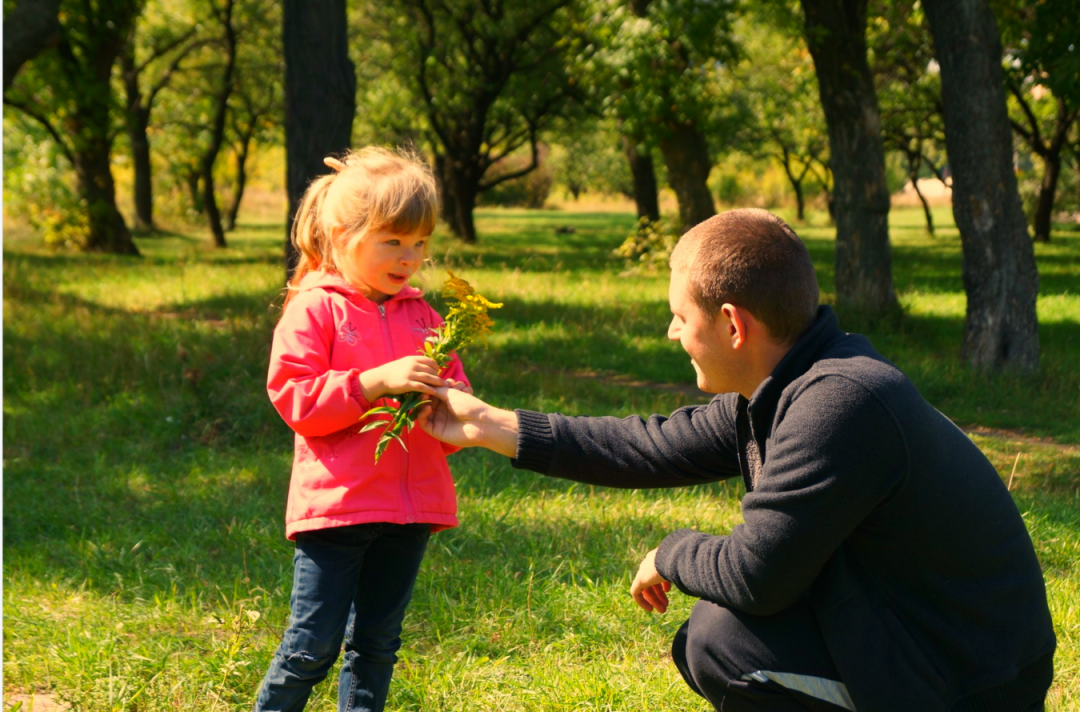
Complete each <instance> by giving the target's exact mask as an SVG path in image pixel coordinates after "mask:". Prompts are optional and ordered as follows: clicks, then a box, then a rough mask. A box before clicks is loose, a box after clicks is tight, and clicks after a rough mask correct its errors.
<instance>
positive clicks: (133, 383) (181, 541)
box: [3, 209, 1080, 712]
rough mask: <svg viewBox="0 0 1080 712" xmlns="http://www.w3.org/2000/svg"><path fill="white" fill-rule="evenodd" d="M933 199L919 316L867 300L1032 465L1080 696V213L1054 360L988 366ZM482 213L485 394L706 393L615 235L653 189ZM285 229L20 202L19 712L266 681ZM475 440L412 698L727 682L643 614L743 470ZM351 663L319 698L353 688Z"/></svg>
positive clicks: (817, 231) (658, 397)
mask: <svg viewBox="0 0 1080 712" xmlns="http://www.w3.org/2000/svg"><path fill="white" fill-rule="evenodd" d="M935 217H936V222H937V224H938V225H939V226H942V227H941V229H940V231H939V235H938V237H937V238H929V237H928V236H926V235H925V234H924V233H923V231H922V222H921V214H920V212H919V211H917V210H901V211H894V212H893V214H892V218H891V219H892V222H893V227H892V238H893V244H894V252H893V257H894V275H895V282H896V286H897V289H898V291H899V294H900V298H901V301H902V303H903V305H904V308H905V316H904V318H903V319H902V320H900V321H898V322H897V323H893V324H882V325H862V326H863V327H865V331H866V333H868V335H869V336H870V337H871V339H872V340H873V341H874V343H875V345H876V346H877V347H878V349H879V350H880V351H881V352H882V353H883V354H885V355H886V356H887V357H888V358H890V359H891V360H893V361H894V362H895V363H897V364H898V365H899V366H900V367H901V368H902V369H903V370H904V371H905V372H906V373H908V374H909V375H910V376H911V377H912V379H913V380H914V381H915V382H916V384H917V385H918V386H919V387H920V389H921V390H922V391H923V393H924V394H925V395H926V396H927V397H928V399H929V400H930V401H931V402H932V403H934V404H935V405H936V406H937V407H938V408H939V409H940V410H942V411H943V412H944V413H945V414H946V415H948V416H950V417H951V418H953V419H954V420H955V421H957V422H958V423H959V424H961V425H962V426H963V427H964V428H965V429H967V430H968V431H969V432H971V433H972V438H973V439H974V440H975V442H976V443H977V444H978V445H979V447H981V448H982V449H983V450H984V451H985V452H986V454H987V455H988V456H989V457H990V459H991V460H992V461H993V462H994V464H995V466H997V468H998V469H999V471H1000V472H1001V474H1002V477H1003V478H1005V479H1006V480H1010V481H1011V485H1012V491H1013V492H1014V495H1015V497H1016V501H1017V504H1018V505H1019V507H1020V509H1021V511H1022V512H1023V513H1024V518H1025V520H1026V521H1027V523H1028V526H1029V528H1030V531H1031V535H1032V537H1033V539H1034V541H1035V545H1036V548H1037V551H1038V553H1039V556H1040V558H1041V561H1042V563H1043V566H1044V570H1045V574H1046V580H1047V585H1048V589H1049V593H1050V600H1051V607H1052V611H1053V615H1054V620H1055V623H1056V626H1057V631H1058V640H1059V648H1058V651H1059V652H1058V655H1057V658H1056V666H1057V677H1056V682H1055V685H1054V688H1053V690H1052V692H1051V701H1050V706H1049V709H1051V710H1073V709H1078V708H1080V232H1078V231H1076V230H1075V229H1073V230H1072V231H1068V230H1062V231H1060V232H1058V233H1056V234H1055V235H1054V241H1053V242H1052V243H1050V244H1048V245H1037V246H1036V255H1037V259H1038V264H1039V271H1040V276H1041V295H1040V298H1039V304H1038V308H1039V317H1040V341H1041V345H1042V366H1041V368H1040V370H1039V372H1038V373H1036V374H1034V375H1030V376H1022V377H1021V376H1016V375H1009V374H1006V375H1000V376H994V377H989V376H982V375H977V374H974V373H972V372H970V371H969V370H967V369H966V368H965V367H964V365H963V364H962V362H961V360H960V357H959V347H960V339H961V334H962V329H963V316H964V294H963V289H962V283H961V278H960V242H959V237H958V235H957V233H956V230H955V228H954V227H952V220H951V215H950V214H949V211H948V210H946V209H942V210H939V211H938V213H937V214H936V216H935ZM477 222H478V226H479V232H480V244H479V245H477V246H475V247H466V246H463V245H461V244H459V243H456V242H454V241H452V240H451V239H450V238H448V237H446V236H445V233H443V232H442V231H440V233H439V234H438V235H437V238H436V241H435V250H434V251H435V258H436V260H435V262H436V266H433V267H431V268H430V269H429V270H428V271H427V274H426V275H425V282H426V284H427V285H428V286H431V287H434V286H437V285H438V284H439V283H440V282H441V280H442V272H441V269H442V267H444V266H451V267H453V268H454V269H455V271H456V272H458V273H459V274H460V275H461V276H463V277H465V278H466V279H468V280H469V281H471V282H472V283H473V284H474V285H476V286H477V288H478V289H480V290H481V291H482V292H483V293H484V294H485V295H487V296H489V297H491V298H493V299H495V300H497V301H502V302H505V305H506V306H505V307H504V309H502V310H501V311H500V312H497V313H495V316H496V317H497V320H498V326H497V329H498V331H497V333H496V335H495V336H494V337H493V338H492V339H491V342H490V346H489V348H488V349H486V350H483V349H478V350H473V351H471V352H467V353H466V354H465V361H466V366H467V368H468V371H469V373H470V375H471V377H472V379H473V382H474V385H475V386H476V390H477V393H478V395H480V396H482V397H484V398H485V399H487V400H489V401H490V402H492V403H494V404H496V405H500V406H504V407H526V408H533V409H538V410H558V411H561V412H564V413H567V414H594V415H607V414H615V415H626V414H631V413H641V414H648V413H652V412H667V411H670V410H672V409H674V408H676V407H679V406H682V405H685V404H688V403H693V402H704V401H705V400H706V398H705V397H704V396H701V395H698V394H695V393H693V389H692V385H693V379H694V376H693V372H692V369H691V368H690V365H689V363H688V362H687V358H686V356H685V354H683V353H682V352H681V351H680V349H679V347H678V345H677V344H672V343H670V342H668V341H667V340H666V338H665V331H666V325H667V322H668V317H669V313H668V310H667V304H666V281H667V280H666V275H657V276H620V273H621V272H622V271H623V269H624V265H623V264H622V263H621V262H619V261H618V260H615V259H613V258H612V257H611V250H612V248H613V247H615V246H616V245H617V244H618V243H619V242H620V241H621V240H622V238H623V237H624V236H625V235H626V234H627V233H628V232H629V230H630V229H631V227H632V225H633V222H634V218H633V216H632V215H629V214H617V213H614V214H613V213H588V212H580V211H579V212H572V213H571V212H565V213H562V212H553V211H497V210H491V211H481V212H479V214H478V221H477ZM560 225H573V226H574V227H575V228H576V231H575V232H574V233H573V234H570V235H556V234H555V227H556V226H560ZM796 229H797V230H798V231H799V232H800V234H801V235H802V236H803V237H804V239H805V240H806V241H807V243H808V245H809V246H810V250H811V253H812V255H813V257H814V259H815V262H816V264H817V266H818V269H819V277H820V279H821V284H822V287H823V289H824V290H825V291H826V294H825V295H824V297H825V300H826V301H831V299H832V295H831V294H829V293H828V292H830V291H831V290H832V252H833V242H832V237H831V236H832V231H831V229H830V228H829V227H828V225H827V224H826V223H825V221H824V219H823V218H822V217H821V216H820V215H814V216H811V220H810V222H809V223H808V224H805V225H798V224H797V225H796ZM283 235H284V230H283V228H282V226H281V225H280V224H277V223H270V222H267V223H259V222H256V221H253V222H251V223H249V224H243V225H241V227H240V229H239V230H238V231H237V232H236V233H234V234H231V235H230V236H229V239H230V241H231V246H230V247H229V248H228V249H225V250H218V251H215V250H212V249H210V248H208V247H207V245H208V238H207V237H206V236H205V235H172V236H167V237H159V238H154V239H142V240H140V242H139V247H140V249H141V250H142V251H143V253H144V255H145V257H143V258H141V259H131V258H115V257H104V256H85V255H72V254H53V253H49V252H46V251H45V250H44V249H43V248H41V247H40V245H39V244H38V243H37V242H36V240H35V239H34V238H33V236H31V235H27V234H26V233H23V232H19V231H18V230H15V229H9V230H7V231H6V232H5V244H4V272H3V280H4V320H3V327H4V330H3V336H4V370H3V386H4V421H3V422H4V425H3V436H4V482H3V490H4V499H3V505H4V507H3V516H4V523H3V535H4V552H3V553H4V564H3V567H4V571H3V587H4V588H3V603H4V609H3V610H4V627H3V631H4V647H3V673H4V676H3V685H4V691H5V700H6V701H5V709H8V708H10V707H11V706H13V705H14V704H18V703H16V702H15V700H16V699H19V700H21V701H22V704H23V710H24V712H25V710H27V709H29V706H28V698H27V697H25V696H28V695H33V696H37V697H39V698H40V697H42V696H46V697H49V698H50V699H54V700H59V701H61V702H64V703H66V704H67V705H69V706H70V707H71V708H73V709H77V710H90V711H97V710H139V711H141V712H146V711H149V710H176V709H182V710H244V709H249V708H250V706H251V703H252V701H253V699H254V694H255V691H256V688H257V686H258V683H259V681H260V679H261V677H262V675H263V673H264V671H265V669H266V666H267V664H268V662H269V660H270V657H271V656H272V654H273V651H274V649H275V647H276V646H277V644H278V641H279V639H280V635H281V632H282V631H283V629H284V626H285V625H286V620H287V615H288V599H289V591H290V585H291V572H292V562H291V556H292V553H291V545H290V544H289V542H287V541H285V539H284V536H283V515H284V507H285V495H286V490H287V486H288V477H289V467H290V462H291V455H292V453H291V438H290V435H289V431H288V430H287V428H286V427H285V425H284V424H283V423H282V422H281V420H280V419H279V418H278V416H277V415H276V413H275V412H274V411H273V409H272V408H271V406H270V404H269V402H268V401H267V399H266V396H265V389H264V379H265V373H266V362H267V357H268V352H269V343H270V335H271V331H272V329H273V326H274V323H275V321H276V318H277V314H278V306H277V305H278V304H279V303H280V296H281V295H280V289H279V288H280V285H281V279H282V266H281V242H282V238H283ZM841 319H842V320H841V325H842V326H848V327H849V328H851V327H852V325H851V324H849V323H845V322H844V321H843V315H841ZM628 383H630V384H633V387H628V385H627V384H628ZM451 465H452V467H453V469H454V473H455V478H456V480H457V482H458V492H459V500H460V501H459V507H460V514H461V523H462V526H461V527H460V528H457V529H454V530H450V531H447V532H443V533H440V534H438V535H437V536H435V537H434V538H433V539H432V544H431V547H430V550H429V554H428V556H427V558H426V560H425V564H424V567H423V569H422V571H421V575H420V579H419V582H418V584H417V588H416V593H415V597H414V601H413V604H412V606H411V608H410V612H409V616H408V618H407V620H406V632H405V636H404V637H405V647H404V649H403V652H402V654H401V663H400V665H399V667H398V670H397V673H396V676H395V683H394V687H393V689H392V691H391V700H390V708H392V709H402V710H536V711H540V710H636V709H656V710H693V711H703V710H705V709H707V706H706V705H705V704H704V703H703V702H702V701H701V700H700V698H697V697H695V696H694V695H693V694H692V693H691V692H690V691H689V690H688V689H687V688H686V687H685V685H684V684H683V683H682V681H681V679H680V678H679V676H678V673H677V672H676V671H675V669H674V667H673V666H672V664H671V661H670V656H669V654H668V645H669V641H670V639H671V637H672V635H673V634H674V632H675V631H676V630H677V629H678V627H679V625H681V623H682V622H683V620H684V619H685V617H686V615H687V614H688V612H689V609H690V606H691V604H692V601H691V600H689V599H687V598H686V597H684V596H681V595H675V596H673V606H672V609H671V610H670V611H669V612H668V613H667V615H665V616H655V615H654V616H649V615H647V614H644V613H643V612H642V611H640V610H639V609H637V607H636V606H634V605H633V604H632V601H631V600H630V598H629V595H628V593H627V591H628V588H629V583H630V580H631V577H632V574H633V571H634V570H635V569H636V567H637V563H638V561H639V560H640V557H641V556H642V555H643V554H644V553H645V552H646V551H647V550H649V549H651V548H652V547H654V546H655V545H656V544H657V543H658V542H659V540H660V539H661V538H662V537H663V536H664V534H665V533H666V532H669V531H671V530H673V529H675V528H679V527H685V526H696V527H698V528H699V529H702V530H705V531H711V532H715V533H725V532H727V531H730V529H731V528H732V527H733V526H734V525H735V524H737V523H738V522H739V521H740V518H741V514H740V510H739V503H738V502H739V496H740V494H741V491H740V486H739V485H737V484H735V483H729V484H726V485H723V484H722V485H713V486H707V487H697V488H692V489H685V490H672V491H662V492H623V491H609V490H604V489H598V488H592V487H586V486H576V485H573V484H570V483H566V482H561V481H556V480H551V479H547V478H542V477H539V476H536V475H532V474H529V473H524V472H516V471H513V470H512V469H511V468H510V467H509V465H508V462H507V461H506V460H505V459H504V458H501V457H499V456H496V455H493V454H490V453H486V452H476V451H467V452H463V453H459V454H458V455H455V456H454V457H453V458H452V459H451ZM332 679H333V678H332ZM335 688H336V683H334V682H332V681H328V682H327V683H324V684H323V685H321V686H320V687H319V688H317V695H316V697H315V698H314V699H313V701H312V703H311V704H310V705H309V709H311V710H332V709H334V708H335V703H334V700H335V699H336V689H335Z"/></svg>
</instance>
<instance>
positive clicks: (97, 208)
mask: <svg viewBox="0 0 1080 712" xmlns="http://www.w3.org/2000/svg"><path fill="white" fill-rule="evenodd" d="M83 128H84V131H90V130H91V129H90V127H88V126H84V127H83ZM104 129H105V131H107V130H108V126H107V125H106V126H105V127H104ZM99 133H100V132H99ZM82 135H83V139H82V140H80V141H79V142H78V143H77V146H76V149H75V154H74V159H75V160H74V163H75V176H76V179H77V185H78V190H79V196H80V197H81V198H82V199H83V200H85V201H86V209H87V217H88V219H89V228H90V234H89V236H88V238H87V241H86V245H85V249H86V251H87V252H108V253H112V254H117V255H138V254H139V250H138V248H137V247H135V242H134V241H133V240H132V239H131V232H130V231H129V230H128V227H127V225H126V224H125V223H124V217H123V216H122V215H121V214H120V211H119V210H117V209H116V186H115V184H114V182H113V177H112V170H111V167H110V164H109V153H110V151H109V148H110V145H109V143H110V142H109V140H108V137H107V136H93V137H89V136H87V134H86V133H83V134H82Z"/></svg>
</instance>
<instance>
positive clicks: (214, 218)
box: [202, 0, 236, 247]
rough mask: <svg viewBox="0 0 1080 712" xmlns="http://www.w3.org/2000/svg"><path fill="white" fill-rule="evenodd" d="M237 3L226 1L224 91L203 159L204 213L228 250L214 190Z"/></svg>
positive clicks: (218, 99) (232, 60)
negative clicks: (234, 11) (215, 168)
mask: <svg viewBox="0 0 1080 712" xmlns="http://www.w3.org/2000/svg"><path fill="white" fill-rule="evenodd" d="M233 7H234V0H225V9H224V10H223V12H222V16H221V24H222V26H223V27H222V29H224V30H225V71H224V72H223V73H222V77H221V90H220V91H219V92H218V95H217V97H215V102H214V103H215V106H214V119H213V121H212V122H211V125H210V145H209V146H208V147H207V149H206V153H204V154H203V157H202V184H203V209H204V210H205V211H206V220H207V223H209V227H210V234H211V235H213V238H214V246H215V247H226V246H227V243H226V242H225V229H224V227H222V225H221V210H220V209H218V204H217V194H216V192H215V189H214V164H215V163H216V162H217V157H218V154H219V153H220V152H221V147H222V145H224V143H225V119H226V118H227V116H228V112H229V96H230V95H231V94H232V90H233V72H234V71H235V69H236V28H235V27H234V26H233Z"/></svg>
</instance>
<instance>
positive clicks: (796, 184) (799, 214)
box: [780, 146, 810, 222]
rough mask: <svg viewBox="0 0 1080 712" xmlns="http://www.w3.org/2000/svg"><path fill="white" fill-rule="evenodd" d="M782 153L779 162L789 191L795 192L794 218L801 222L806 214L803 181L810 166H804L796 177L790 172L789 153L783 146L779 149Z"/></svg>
mask: <svg viewBox="0 0 1080 712" xmlns="http://www.w3.org/2000/svg"><path fill="white" fill-rule="evenodd" d="M780 150H781V151H782V152H783V153H782V154H781V156H780V162H781V163H782V164H783V166H784V173H785V174H786V175H787V179H788V183H791V189H792V190H793V191H795V217H796V218H797V219H798V220H799V222H802V221H803V220H805V219H806V218H805V214H806V199H805V198H804V197H803V189H802V184H803V179H804V178H806V174H807V172H809V170H810V164H809V163H807V164H804V166H803V172H802V174H801V175H799V176H798V177H796V176H795V172H794V171H793V170H791V153H790V152H789V151H788V149H787V148H786V147H784V146H781V149H780Z"/></svg>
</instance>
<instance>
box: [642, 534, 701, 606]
mask: <svg viewBox="0 0 1080 712" xmlns="http://www.w3.org/2000/svg"><path fill="white" fill-rule="evenodd" d="M698 536H703V534H702V533H701V532H699V531H697V530H696V529H677V530H676V531H674V532H672V533H671V534H668V535H667V536H666V537H664V540H663V541H661V542H660V546H658V547H657V548H656V559H655V560H654V562H653V563H654V564H655V565H656V572H657V573H658V574H660V575H661V576H663V577H664V579H665V580H667V581H670V582H671V583H673V584H674V585H675V587H676V588H678V589H679V590H680V591H682V592H683V593H685V594H687V595H689V596H693V595H695V594H693V593H690V592H689V591H688V590H687V589H686V585H685V584H684V582H683V581H682V577H680V576H679V560H678V559H679V554H680V553H684V552H680V551H679V550H680V549H681V548H682V547H681V546H680V545H681V544H683V543H684V542H686V541H687V540H688V539H693V538H694V537H698Z"/></svg>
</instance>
